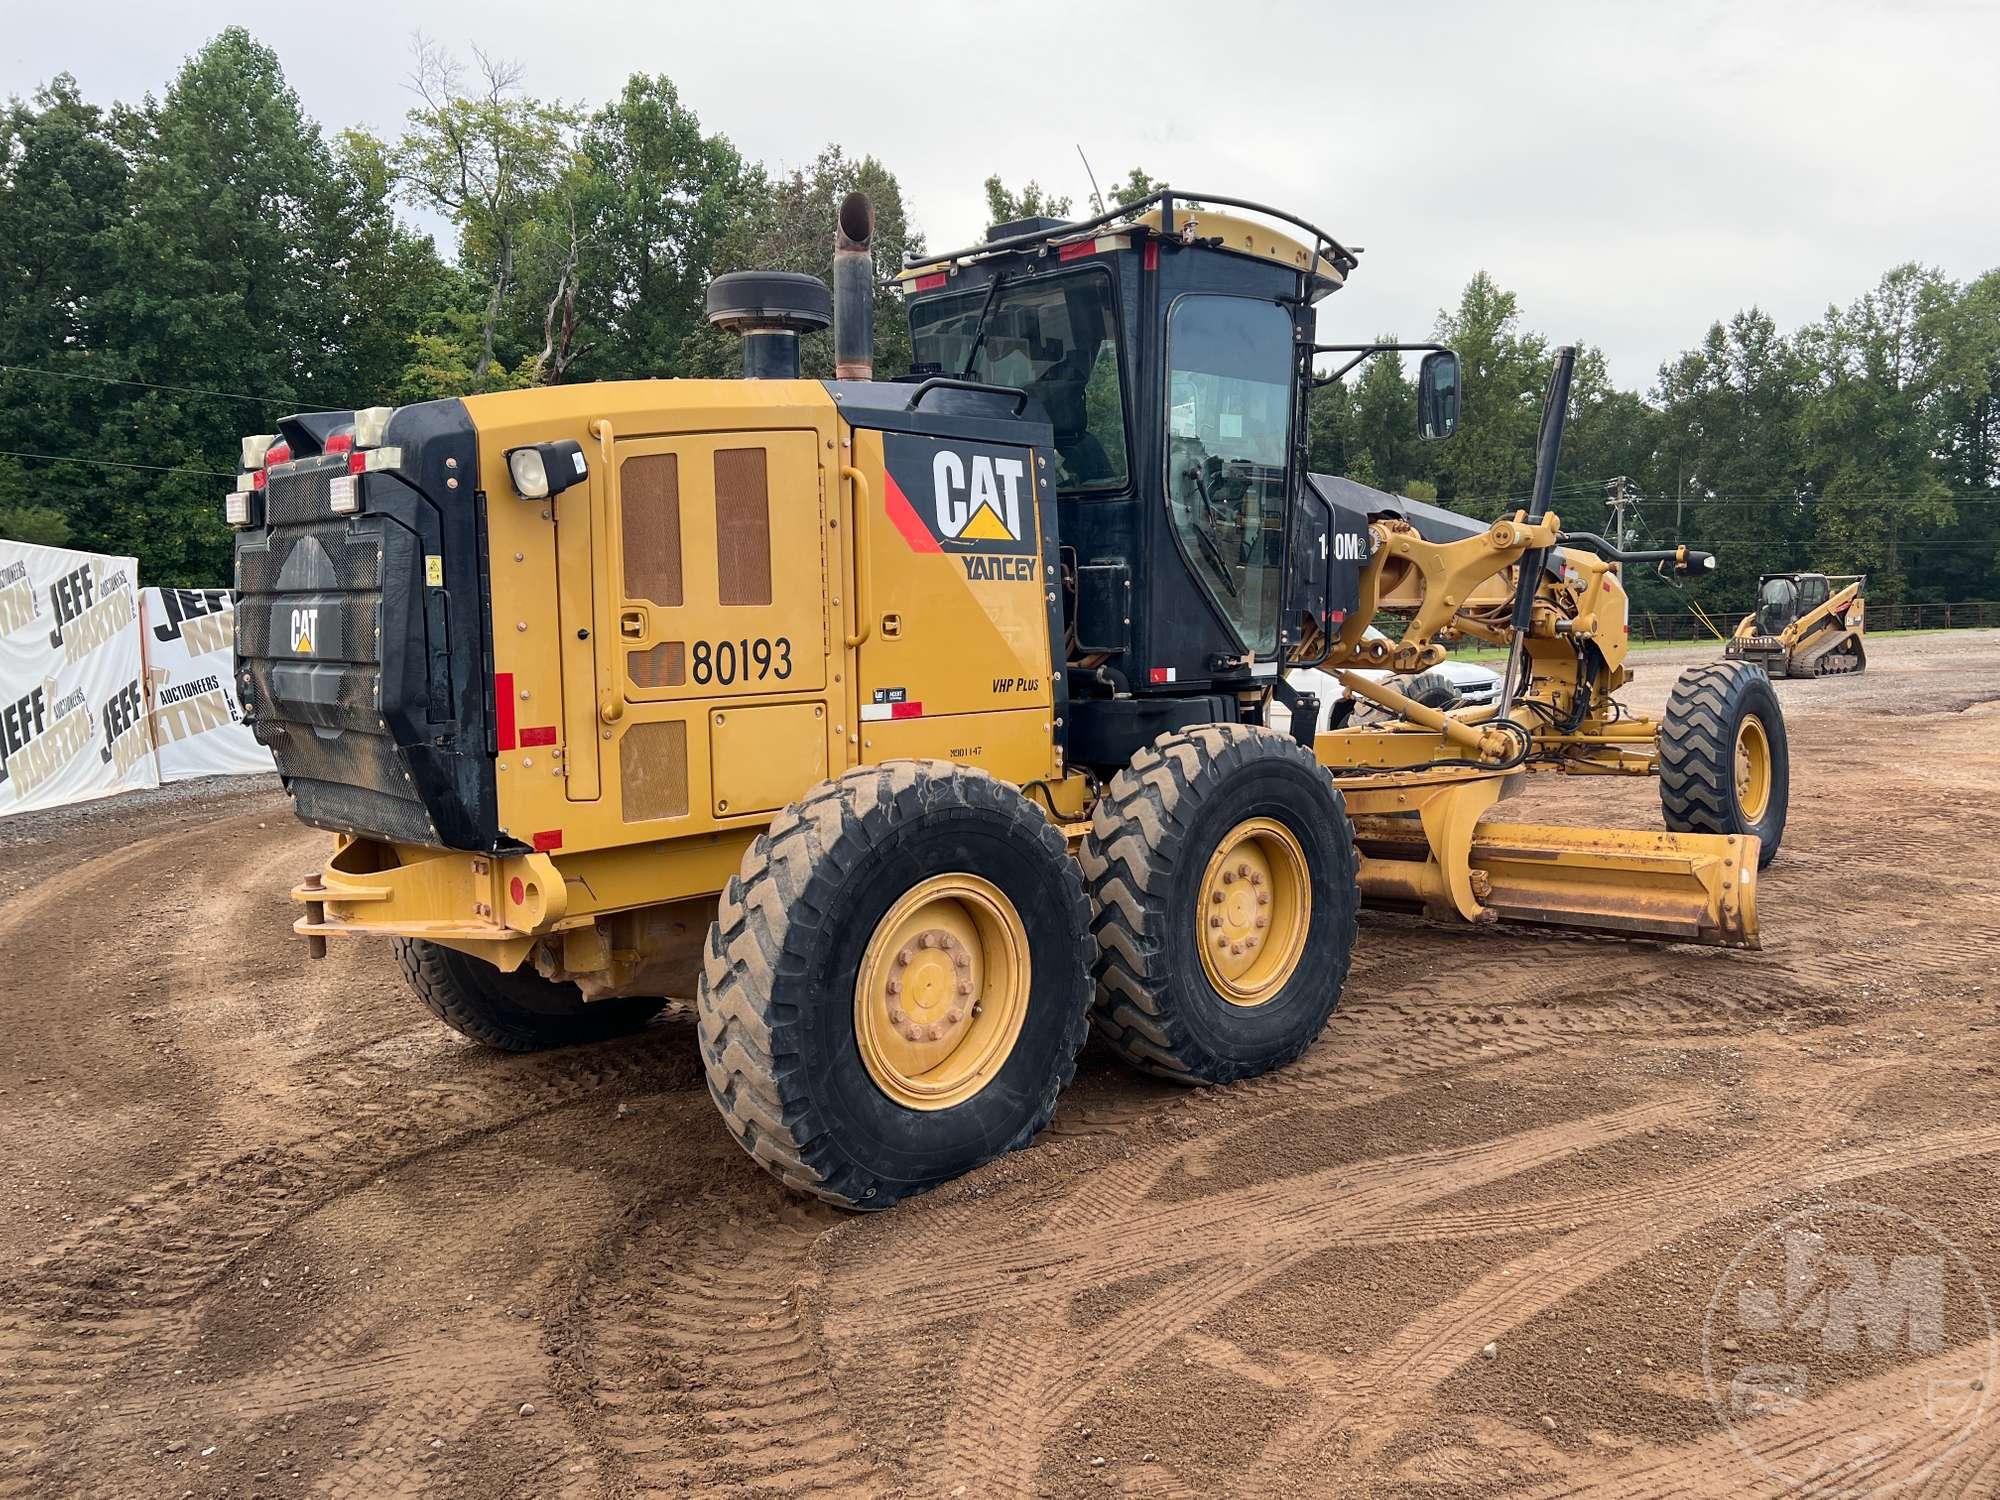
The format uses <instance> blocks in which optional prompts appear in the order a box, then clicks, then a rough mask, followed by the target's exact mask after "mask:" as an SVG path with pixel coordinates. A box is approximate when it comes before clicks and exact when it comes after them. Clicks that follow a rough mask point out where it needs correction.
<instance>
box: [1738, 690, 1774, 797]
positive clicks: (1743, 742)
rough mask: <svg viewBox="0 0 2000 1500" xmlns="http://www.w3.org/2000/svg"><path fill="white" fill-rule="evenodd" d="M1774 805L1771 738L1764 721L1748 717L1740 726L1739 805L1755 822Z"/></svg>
mask: <svg viewBox="0 0 2000 1500" xmlns="http://www.w3.org/2000/svg"><path fill="white" fill-rule="evenodd" d="M1770 805H1771V741H1770V737H1769V736H1768V735H1766V734H1765V733H1764V721H1763V720H1762V719H1759V718H1756V717H1754V716H1753V717H1750V718H1746V719H1744V721H1743V722H1742V723H1741V724H1740V725H1738V726H1737V729H1736V806H1737V807H1738V808H1739V809H1740V810H1741V811H1742V814H1743V820H1744V821H1745V822H1746V823H1755V822H1756V821H1757V820H1758V819H1759V818H1761V817H1763V816H1764V809H1765V808H1767V807H1769V806H1770Z"/></svg>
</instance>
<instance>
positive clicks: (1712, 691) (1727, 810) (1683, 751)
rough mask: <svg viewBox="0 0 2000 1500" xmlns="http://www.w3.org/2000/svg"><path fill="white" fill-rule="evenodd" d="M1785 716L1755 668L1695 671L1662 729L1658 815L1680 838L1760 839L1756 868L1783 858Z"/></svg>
mask: <svg viewBox="0 0 2000 1500" xmlns="http://www.w3.org/2000/svg"><path fill="white" fill-rule="evenodd" d="M1791 785H1792V773H1791V754H1790V750H1789V748H1788V747H1787V744H1786V740H1785V717H1784V714H1783V713H1782V712H1781V711H1780V709H1779V707H1778V695H1777V692H1776V690H1775V689H1773V688H1772V686H1771V679H1770V676H1769V675H1768V674H1767V673H1766V672H1765V671H1764V669H1763V668H1762V667H1760V666H1758V665H1756V664H1755V663H1754V662H1747V661H1717V662H1710V663H1708V664H1707V665H1706V666H1700V667H1690V668H1688V669H1687V670H1686V671H1685V672H1683V673H1681V675H1680V680H1679V681H1678V682H1676V683H1675V684H1674V691H1673V695H1672V696H1671V697H1670V698H1668V700H1667V712H1666V716H1665V717H1664V718H1663V719H1662V720H1661V723H1660V811H1661V813H1662V815H1663V816H1664V818H1665V820H1666V825H1667V827H1668V828H1670V829H1672V830H1673V831H1674V832H1675V833H1721V834H1750V833H1754V834H1756V835H1757V837H1758V838H1759V839H1760V840H1761V841H1762V846H1761V848H1760V849H1759V851H1758V854H1757V867H1758V868H1759V869H1762V868H1763V867H1764V866H1766V865H1768V864H1770V863H1771V861H1772V860H1773V859H1775V858H1776V857H1777V854H1778V843H1779V841H1780V840H1781V839H1782V838H1783V837H1784V833H1785V814H1786V811H1787V809H1788V807H1789V806H1790V803H1791Z"/></svg>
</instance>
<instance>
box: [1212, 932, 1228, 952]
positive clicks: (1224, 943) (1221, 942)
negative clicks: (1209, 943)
mask: <svg viewBox="0 0 2000 1500" xmlns="http://www.w3.org/2000/svg"><path fill="white" fill-rule="evenodd" d="M1215 946H1216V947H1218V948H1221V949H1224V950H1227V949H1228V947H1229V939H1228V938H1226V937H1223V936H1222V935H1221V934H1220V933H1218V934H1216V938H1215Z"/></svg>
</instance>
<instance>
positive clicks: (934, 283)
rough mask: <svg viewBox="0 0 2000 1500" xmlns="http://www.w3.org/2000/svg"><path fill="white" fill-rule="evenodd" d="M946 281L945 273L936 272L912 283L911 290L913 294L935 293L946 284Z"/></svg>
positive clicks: (920, 277)
mask: <svg viewBox="0 0 2000 1500" xmlns="http://www.w3.org/2000/svg"><path fill="white" fill-rule="evenodd" d="M945 280H946V277H945V274H944V272H942V271H936V272H933V273H932V274H931V275H929V276H919V277H918V278H917V279H916V280H915V281H913V282H911V283H910V290H911V291H913V292H934V291H936V290H937V289H938V288H939V287H941V286H943V285H944V284H945Z"/></svg>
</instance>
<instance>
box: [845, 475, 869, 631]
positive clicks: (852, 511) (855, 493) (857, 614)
mask: <svg viewBox="0 0 2000 1500" xmlns="http://www.w3.org/2000/svg"><path fill="white" fill-rule="evenodd" d="M840 477H841V478H842V479H843V480H845V481H846V483H847V486H848V491H847V496H848V500H847V551H848V552H849V553H850V554H851V555H852V556H853V558H854V593H853V595H852V598H853V602H854V629H853V631H852V632H850V633H849V634H848V636H847V637H846V640H847V647H848V649H849V650H850V651H851V650H853V649H854V648H855V647H856V646H858V645H860V644H861V643H862V642H863V641H865V640H867V639H868V637H869V635H870V634H871V633H873V630H874V626H875V622H874V620H873V619H872V618H871V617H870V615H869V613H868V611H869V609H870V607H871V606H872V605H873V603H874V599H875V565H874V563H872V562H871V561H870V560H869V557H868V537H867V535H866V534H865V533H864V532H863V531H862V529H861V518H862V516H864V515H866V514H867V513H868V476H867V475H866V474H863V473H862V472H861V471H860V470H859V469H857V468H855V467H854V465H853V464H842V465H841V467H840Z"/></svg>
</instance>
